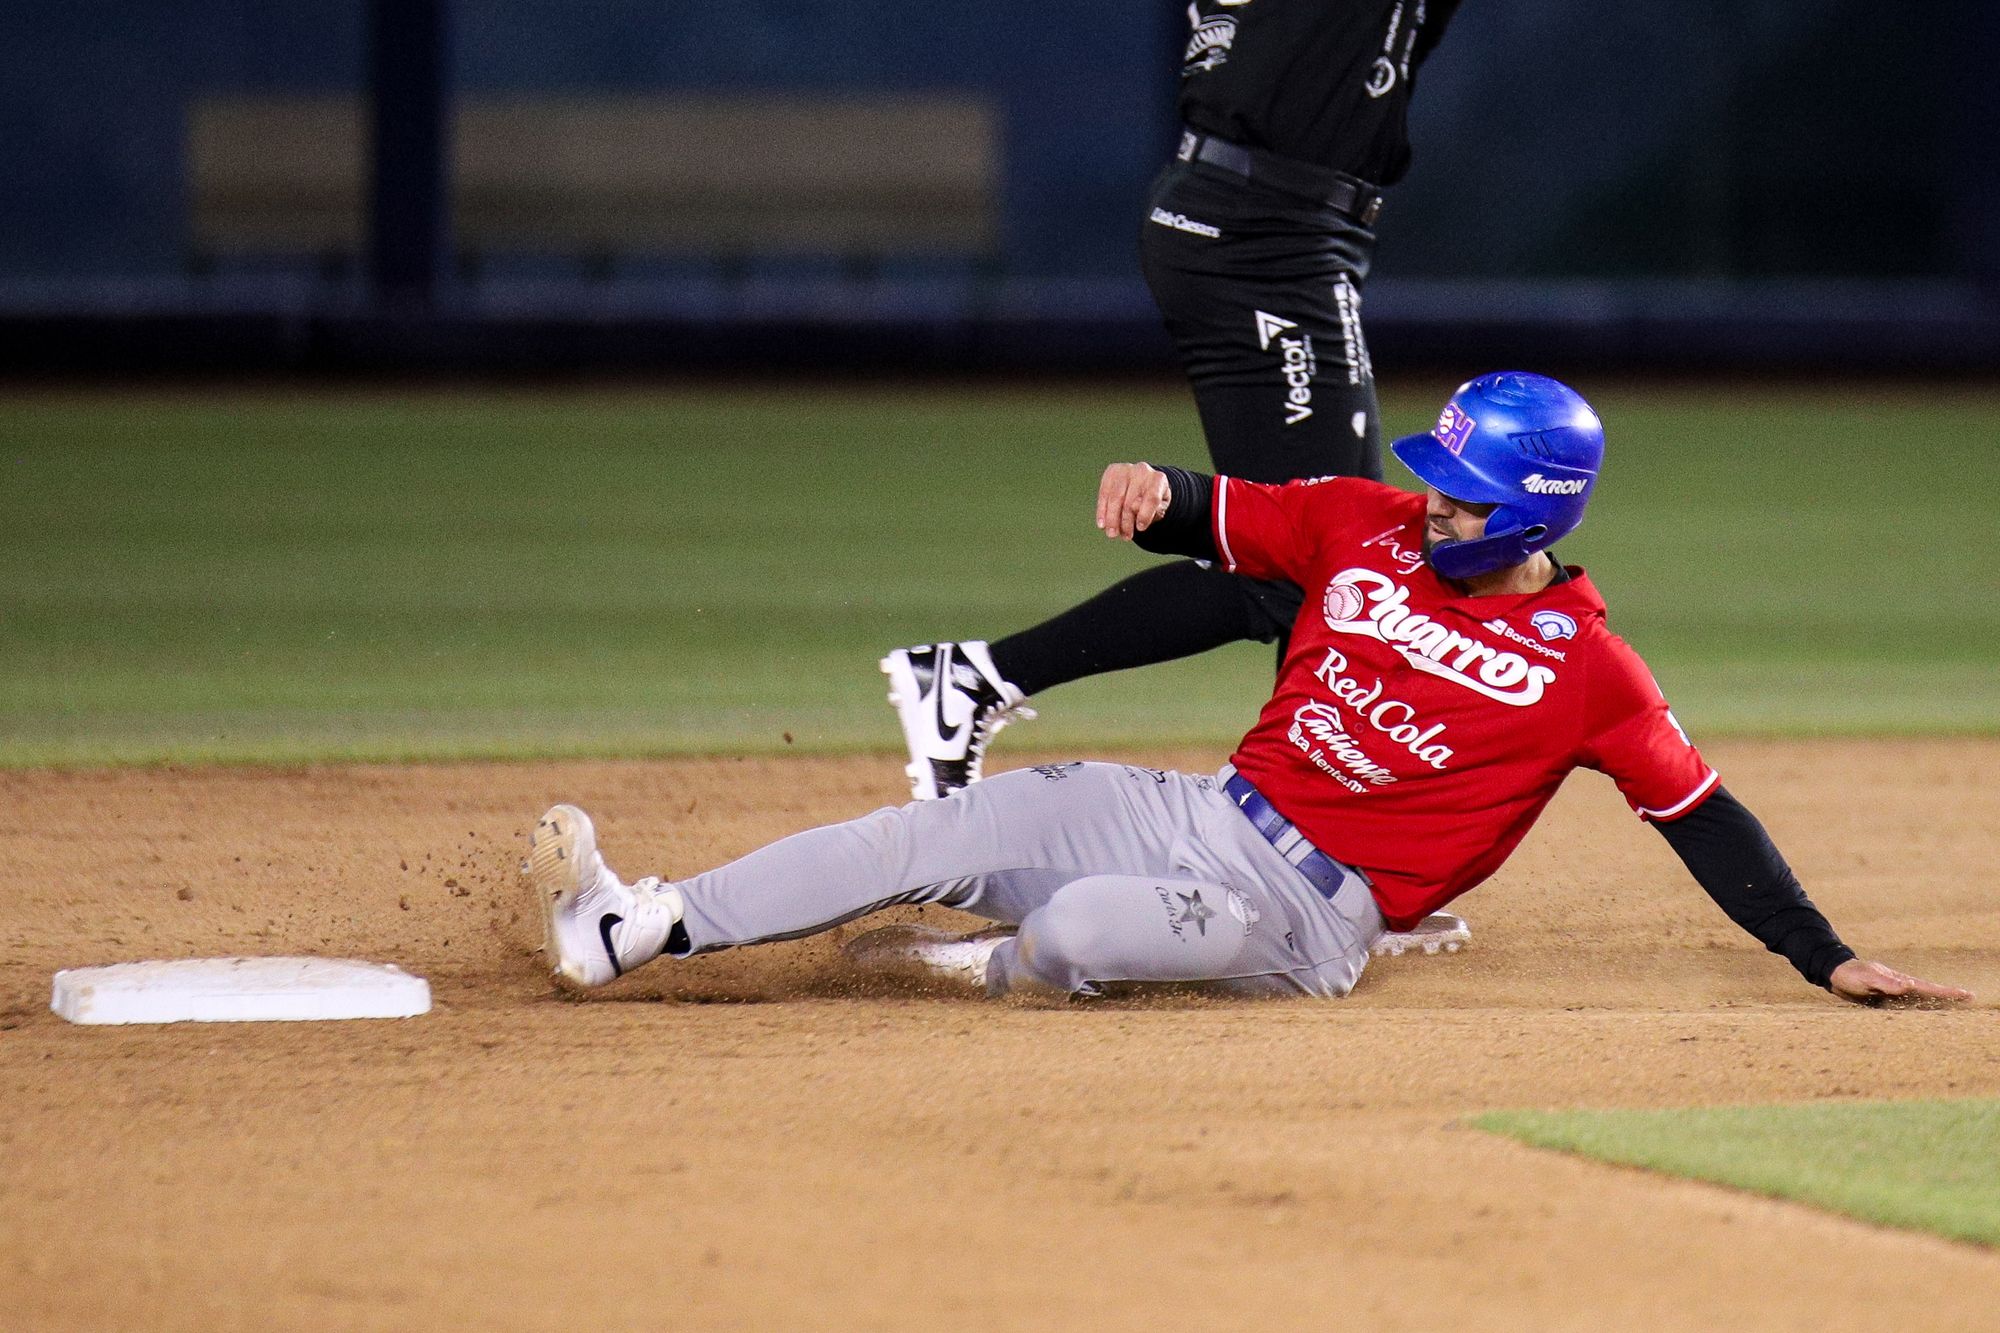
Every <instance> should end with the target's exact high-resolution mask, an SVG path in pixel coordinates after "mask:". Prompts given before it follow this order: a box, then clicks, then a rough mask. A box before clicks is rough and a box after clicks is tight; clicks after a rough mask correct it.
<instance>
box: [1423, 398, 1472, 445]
mask: <svg viewBox="0 0 2000 1333" xmlns="http://www.w3.org/2000/svg"><path fill="white" fill-rule="evenodd" d="M1478 428H1479V423H1478V422H1477V421H1474V420H1473V419H1472V418H1471V417H1469V416H1467V415H1466V414H1465V409H1463V408H1461V407H1460V406H1459V405H1458V404H1457V403H1446V404H1445V405H1444V411H1442V412H1440V413H1438V424H1437V425H1435V426H1433V427H1431V434H1433V435H1435V436H1437V440H1438V443H1439V444H1441V445H1443V446H1444V447H1445V448H1447V449H1449V450H1451V452H1452V453H1453V454H1454V455H1457V454H1462V453H1464V452H1465V442H1466V441H1467V440H1469V439H1471V438H1472V432H1473V431H1475V430H1477V429H1478Z"/></svg>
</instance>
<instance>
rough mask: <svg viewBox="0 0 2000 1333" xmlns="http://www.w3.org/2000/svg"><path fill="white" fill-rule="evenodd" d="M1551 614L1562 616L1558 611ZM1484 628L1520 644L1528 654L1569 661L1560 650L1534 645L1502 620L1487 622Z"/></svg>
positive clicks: (1542, 644)
mask: <svg viewBox="0 0 2000 1333" xmlns="http://www.w3.org/2000/svg"><path fill="white" fill-rule="evenodd" d="M1552 614H1555V615H1562V613H1561V612H1560V611H1557V612H1553V613H1552ZM1563 619H1564V620H1569V617H1568V616H1563ZM1486 628H1488V629H1490V630H1492V631H1493V632H1494V633H1495V634H1498V635H1499V636H1500V637H1501V638H1503V639H1507V640H1510V641H1512V642H1514V643H1518V644H1520V645H1521V646H1522V647H1523V648H1526V649H1528V650H1529V651H1530V652H1535V653H1540V654H1541V655H1542V656H1543V657H1553V658H1554V659H1555V660H1556V661H1558V662H1567V661H1568V660H1569V654H1568V653H1565V652H1564V651H1563V650H1562V649H1560V648H1551V647H1549V646H1548V645H1547V644H1546V643H1536V642H1535V641H1534V640H1533V639H1531V638H1529V637H1528V636H1527V635H1525V634H1523V633H1521V631H1519V630H1517V629H1515V628H1514V627H1513V626H1512V625H1510V624H1508V623H1507V622H1506V621H1504V620H1499V619H1494V620H1489V621H1487V622H1486ZM1575 630H1576V623H1575V622H1574V621H1571V622H1570V631H1571V632H1572V633H1574V632H1575Z"/></svg>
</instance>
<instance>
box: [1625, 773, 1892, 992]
mask: <svg viewBox="0 0 2000 1333" xmlns="http://www.w3.org/2000/svg"><path fill="white" fill-rule="evenodd" d="M1653 827H1654V828H1657V829H1658V830H1659V831H1660V836H1661V837H1663V838H1665V839H1666V840H1667V845H1668V846H1669V847H1672V848H1673V849H1674V851H1675V853H1676V854H1678V855H1679V856H1680V858H1681V861H1682V863H1683V864H1685V865H1686V866H1687V868H1688V872H1689V873H1690V874H1692V875H1693V876H1694V877H1695V879H1696V880H1697V881H1698V882H1699V883H1700V884H1701V887H1702V888H1704V889H1706V890H1707V891H1708V896H1709V897H1711V898H1713V899H1715V904H1716V906H1718V907H1720V908H1721V909H1722V910H1723V911H1724V912H1727V913H1728V914H1729V919H1730V920H1731V921H1734V922H1735V923H1736V924H1737V925H1739V926H1741V927H1743V929H1745V930H1747V931H1749V932H1750V933H1751V934H1752V935H1754V936H1756V937H1757V939H1758V940H1759V941H1761V942H1762V943H1763V945H1764V947H1765V948H1766V949H1769V950H1770V951H1771V952H1772V953H1775V954H1782V955H1783V956H1784V957H1785V958H1786V959H1787V960H1788V961H1789V962H1790V963H1791V965H1792V966H1793V967H1796V968H1797V969H1798V970H1799V974H1800V975H1801V976H1803V977H1804V978H1805V979H1806V980H1807V981H1810V982H1811V983H1812V984H1813V985H1815V986H1820V987H1824V986H1826V984H1827V980H1828V978H1830V977H1831V976H1832V975H1833V969H1835V968H1836V967H1839V966H1840V965H1841V964H1842V963H1844V962H1846V961H1847V960H1848V959H1850V958H1852V957H1854V950H1852V949H1850V948H1848V947H1847V946H1846V945H1845V944H1842V943H1841V942H1840V936H1839V935H1837V934H1835V933H1834V929H1833V926H1832V925H1831V924H1829V923H1828V921H1827V919H1826V918H1825V917H1824V916H1822V915H1820V910H1819V909H1818V908H1817V907H1814V906H1813V904H1812V899H1810V898H1808V897H1806V894H1805V890H1804V889H1803V888H1801V887H1800V886H1799V881H1798V876H1796V875H1794V874H1793V873H1792V868H1791V867H1790V866H1788V865H1786V864H1785V858H1784V857H1783V856H1782V855H1780V854H1779V852H1778V849H1777V847H1776V845H1775V844H1773V843H1772V841H1771V835H1770V834H1768V833H1766V832H1765V831H1764V826H1763V825H1762V824H1761V823H1759V822H1758V820H1757V816H1755V815H1753V814H1751V813H1750V812H1749V810H1747V809H1745V808H1744V805H1743V803H1742V802H1741V801H1739V800H1737V799H1736V798H1735V797H1734V796H1731V795H1730V794H1729V792H1728V790H1727V789H1726V788H1723V787H1717V788H1716V789H1715V791H1714V792H1712V793H1711V794H1710V795H1709V798H1708V799H1707V800H1706V801H1703V802H1702V803H1701V804H1700V805H1699V806H1696V807H1695V808H1694V810H1692V811H1690V812H1689V813H1688V814H1685V815H1683V816H1681V817H1680V818H1679V819H1675V820H1671V821H1668V822H1665V823H1655V824H1654V825H1653Z"/></svg>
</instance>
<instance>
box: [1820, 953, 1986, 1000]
mask: <svg viewBox="0 0 2000 1333" xmlns="http://www.w3.org/2000/svg"><path fill="white" fill-rule="evenodd" d="M1827 989H1828V990H1830V991H1832V992H1833V993H1834V994H1835V995H1838V996H1839V997H1840V998H1841V999H1843V1000H1852V1001H1854V1002H1855V1003H1856V1004H1879V1003H1881V1002H1882V1001H1884V1000H1919V1001H1921V1000H1954V1001H1955V1000H1969V999H1971V998H1972V992H1971V991H1969V990H1965V989H1964V988H1962V987H1959V986H1942V985H1939V984H1938V983H1937V982H1935V981H1925V980H1924V979H1923V978H1922V977H1912V976H1906V975H1904V974H1903V973H1901V972H1898V971H1897V970H1896V969H1895V968H1893V967H1889V966H1887V965H1885V964H1882V963H1874V962H1870V961H1868V960H1867V959H1863V958H1850V959H1848V960H1847V961H1846V962H1844V963H1842V964H1841V965H1840V966H1839V967H1836V968H1835V969H1833V975H1832V976H1831V977H1829V978H1828V979H1827Z"/></svg>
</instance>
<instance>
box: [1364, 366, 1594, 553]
mask: <svg viewBox="0 0 2000 1333" xmlns="http://www.w3.org/2000/svg"><path fill="white" fill-rule="evenodd" d="M1389 447H1390V448H1391V449H1393V450H1395V451H1396V457H1398V458H1400V459H1402V460H1403V464H1404V466H1406V467H1408V468H1409V469H1410V471H1412V472H1414V473H1416V474H1417V476H1418V477H1419V478H1421V479H1422V480H1423V481H1425V482H1427V483H1428V484H1430V485H1432V486H1435V487H1436V488H1437V489H1438V490H1440V491H1442V492H1444V493H1445V494H1446V495H1448V496H1450V497H1451V498H1452V499H1454V500H1467V501H1470V502H1471V503H1473V504H1490V505H1498V506H1499V508H1497V509H1495V510H1494V511H1493V513H1492V515H1491V516H1490V517H1489V518H1487V520H1486V535H1485V536H1483V537H1479V538H1476V539H1474V540H1472V541H1453V542H1438V543H1437V544H1436V545H1434V546H1433V547H1432V549H1431V555H1430V561H1431V568H1433V569H1435V570H1436V571H1437V572H1438V573H1439V574H1442V575H1443V576H1444V577H1446V578H1448V579H1467V578H1473V577H1475V576H1476V575H1480V574H1488V573H1491V572H1492V571H1494V570H1496V569H1504V568H1506V567H1507V566H1508V565H1518V564H1520V563H1521V562H1522V561H1523V560H1526V559H1527V558H1528V557H1529V556H1531V555H1533V554H1534V553H1535V552H1537V551H1542V550H1546V549H1548V548H1549V547H1551V546H1553V545H1555V544H1556V542H1557V541H1559V540H1560V539H1561V538H1563V537H1566V536H1568V535H1569V534H1570V533H1571V532H1573V531H1575V529H1576V525H1577V524H1579V523H1581V522H1583V509H1584V506H1585V505H1587V504H1589V503H1590V489H1591V487H1592V486H1594V485H1595V484H1596V482H1597V472H1598V469H1599V468H1600V467H1601V466H1602V465H1603V463H1604V425H1603V423H1602V422H1600V421H1598V419H1597V413H1595V412H1593V411H1591V410H1590V404H1589V403H1586V402H1584V401H1583V397H1582V395H1580V394H1578V393H1577V391H1576V390H1574V389H1572V388H1570V387H1569V386H1568V385H1567V384H1562V383H1559V382H1557V381H1556V380H1552V379H1550V378H1549V377H1548V376H1546V375H1534V374H1530V373H1528V372H1527V371H1524V370H1501V371H1496V372H1494V373H1493V374H1491V375H1481V376H1480V377H1479V378H1478V379H1476V380H1470V381H1468V382H1466V383H1464V384H1461V385H1459V386H1458V392H1457V393H1455V394H1453V395H1452V396H1451V401H1450V402H1448V403H1446V404H1445V407H1444V411H1443V412H1442V413H1440V414H1439V415H1438V420H1437V425H1436V426H1435V427H1433V428H1432V429H1431V432H1430V433H1429V434H1428V435H1405V436H1404V437H1403V438H1402V439H1400V440H1397V441H1395V442H1394V443H1392V444H1391V445H1390V446H1389Z"/></svg>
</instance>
